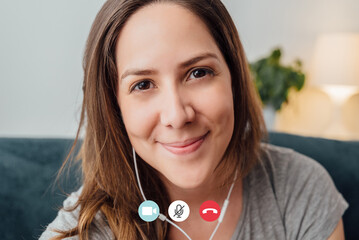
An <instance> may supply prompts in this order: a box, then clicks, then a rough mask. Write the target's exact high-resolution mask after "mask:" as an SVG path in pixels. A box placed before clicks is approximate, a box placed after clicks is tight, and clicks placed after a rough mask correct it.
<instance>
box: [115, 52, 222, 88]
mask: <svg viewBox="0 0 359 240" xmlns="http://www.w3.org/2000/svg"><path fill="white" fill-rule="evenodd" d="M206 58H214V59H217V60H218V61H219V58H218V56H217V55H216V54H214V53H203V54H200V55H198V56H196V57H193V58H191V59H189V60H187V61H185V62H183V63H180V64H179V67H180V68H182V69H183V68H187V67H189V66H191V65H193V64H195V63H197V62H199V61H202V60H203V59H206ZM156 73H157V71H156V70H154V69H128V70H126V71H125V72H124V73H123V74H122V75H121V78H120V79H121V81H122V80H123V79H124V78H126V77H127V76H129V75H135V76H144V75H154V74H156Z"/></svg>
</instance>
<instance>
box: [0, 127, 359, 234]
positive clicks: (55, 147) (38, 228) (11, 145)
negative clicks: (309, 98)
mask: <svg viewBox="0 0 359 240" xmlns="http://www.w3.org/2000/svg"><path fill="white" fill-rule="evenodd" d="M72 142H73V140H72V139H27V138H0V222H1V223H2V224H0V239H1V240H10V239H11V240H13V239H37V238H38V237H39V235H40V234H41V232H42V231H43V230H44V227H45V226H46V225H47V224H48V223H49V222H51V221H52V220H53V219H54V218H55V216H56V213H57V211H58V209H59V208H60V207H61V206H62V202H63V200H64V199H65V197H66V195H65V194H64V193H63V192H61V191H59V190H58V189H57V188H56V186H55V188H54V191H52V184H53V181H54V179H55V176H56V174H57V171H58V169H59V167H60V166H61V163H62V161H63V159H64V158H65V157H66V153H67V152H68V151H69V149H70V147H71V144H72ZM269 142H270V143H272V144H275V145H279V146H284V147H289V148H293V149H295V150H296V151H298V152H301V153H303V154H305V155H307V156H310V157H312V158H314V159H316V160H317V161H318V162H320V163H321V164H322V165H323V166H324V167H325V168H326V169H327V171H328V172H329V174H330V175H331V176H332V178H333V180H334V183H335V184H336V187H337V188H338V189H339V191H340V192H341V193H342V195H343V196H344V198H345V199H346V200H347V201H348V203H349V205H350V206H349V208H348V210H347V211H346V212H345V214H344V217H343V219H344V229H345V235H346V239H349V240H351V239H352V240H354V239H359V228H358V226H359V225H358V220H359V141H352V142H343V141H335V140H329V139H321V138H311V137H302V136H297V135H290V134H284V133H274V132H272V133H270V136H269ZM68 175H69V178H68V179H67V181H65V182H62V184H61V186H63V188H64V189H65V191H66V192H71V191H73V190H75V189H77V188H78V187H79V184H80V180H79V179H80V177H79V174H78V173H77V172H75V171H74V170H72V171H70V172H69V174H68Z"/></svg>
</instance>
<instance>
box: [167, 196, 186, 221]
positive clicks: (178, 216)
mask: <svg viewBox="0 0 359 240" xmlns="http://www.w3.org/2000/svg"><path fill="white" fill-rule="evenodd" d="M189 213H190V210H189V206H188V204H187V203H185V202H184V201H181V200H176V201H174V202H172V203H171V205H170V206H169V207H168V215H169V216H170V218H171V219H172V220H173V221H175V222H183V221H184V220H186V219H187V218H188V216H189Z"/></svg>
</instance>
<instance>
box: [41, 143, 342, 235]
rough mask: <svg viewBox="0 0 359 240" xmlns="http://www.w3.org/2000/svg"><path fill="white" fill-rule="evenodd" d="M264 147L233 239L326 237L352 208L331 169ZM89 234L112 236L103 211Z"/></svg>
mask: <svg viewBox="0 0 359 240" xmlns="http://www.w3.org/2000/svg"><path fill="white" fill-rule="evenodd" d="M262 148H264V149H265V150H266V151H265V155H263V157H262V158H261V160H260V162H259V164H257V165H256V166H255V167H254V168H253V169H252V170H251V172H250V173H249V174H248V176H247V177H246V178H244V179H243V207H242V213H241V216H240V220H239V221H238V224H237V227H236V229H235V231H234V233H233V236H232V238H231V240H236V239H241V240H250V239H280V240H281V239H288V240H292V239H310V240H316V239H318V240H323V239H328V237H329V236H330V235H331V233H332V232H333V230H334V229H335V227H336V225H337V224H338V222H339V220H340V218H341V217H342V215H343V214H344V211H345V210H346V209H347V208H348V203H347V202H346V201H345V200H344V198H343V197H342V195H341V194H340V193H339V192H338V191H337V189H336V188H335V185H334V183H333V181H332V179H331V178H330V176H329V174H328V172H327V171H326V170H325V169H324V168H323V167H322V166H321V165H320V164H319V163H317V162H316V161H314V160H312V159H310V158H308V157H306V156H304V155H302V154H299V153H297V152H295V151H293V150H291V149H287V148H282V147H276V146H273V145H270V144H262ZM80 191H81V188H80V189H79V191H77V192H75V193H72V194H71V196H70V197H68V198H67V199H66V200H65V201H64V207H65V208H66V207H69V206H72V205H73V204H74V203H75V202H76V201H77V198H78V196H79V194H80ZM230 204H236V203H235V202H230ZM78 214H79V209H76V210H75V211H73V212H65V211H63V210H60V211H59V213H58V216H57V217H56V219H55V220H54V221H53V222H52V223H51V224H49V225H48V227H47V229H46V231H45V232H44V233H43V234H42V235H41V237H40V240H45V239H49V238H50V237H52V236H55V235H56V233H54V232H52V231H51V229H62V230H64V229H70V228H73V227H74V226H76V224H77V218H78ZM90 235H91V239H93V240H97V239H98V240H100V239H101V240H106V239H114V237H113V234H112V232H111V230H110V228H109V227H108V225H107V224H106V221H105V220H104V216H103V214H102V213H101V212H99V213H98V214H97V215H96V217H95V220H94V221H93V224H92V226H91V229H90ZM68 239H78V238H77V237H73V238H68Z"/></svg>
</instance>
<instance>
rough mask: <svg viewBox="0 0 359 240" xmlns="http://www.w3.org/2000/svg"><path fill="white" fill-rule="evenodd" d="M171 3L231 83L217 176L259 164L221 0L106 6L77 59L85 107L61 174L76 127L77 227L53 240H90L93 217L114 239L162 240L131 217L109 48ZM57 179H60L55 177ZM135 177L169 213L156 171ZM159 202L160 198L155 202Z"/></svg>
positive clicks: (134, 197)
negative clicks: (207, 44)
mask: <svg viewBox="0 0 359 240" xmlns="http://www.w3.org/2000/svg"><path fill="white" fill-rule="evenodd" d="M157 3H174V4H178V5H180V6H183V7H185V8H187V9H189V10H190V11H192V12H193V13H194V14H196V15H197V16H199V17H200V18H201V19H202V21H203V22H204V23H205V24H206V26H207V27H208V29H209V30H210V32H211V34H212V37H213V38H214V40H215V42H216V43H217V45H218V47H219V49H220V50H221V52H222V54H223V56H224V58H225V60H226V63H227V65H228V67H229V69H230V73H231V77H232V92H233V102H234V118H235V124H234V132H233V136H232V139H231V141H230V143H229V146H228V148H227V150H226V152H225V154H224V156H223V159H222V161H221V162H220V164H219V166H218V167H217V168H216V171H218V172H223V173H225V174H226V175H228V178H227V179H228V181H226V182H225V183H223V184H227V183H228V182H229V181H230V179H232V177H233V175H234V172H235V169H239V171H240V177H241V178H243V177H245V176H246V175H247V174H248V172H249V171H250V169H251V168H252V167H253V166H254V164H255V163H256V162H257V159H258V154H259V149H260V140H261V138H262V136H263V133H265V127H264V124H263V118H262V114H261V110H260V105H259V101H258V97H257V95H256V92H255V90H254V86H253V83H252V81H251V78H250V75H249V70H248V64H247V61H246V57H245V54H244V51H243V47H242V45H241V43H240V40H239V36H238V33H237V30H236V27H235V25H234V23H233V21H232V19H231V17H230V15H229V13H228V12H227V10H226V8H225V7H224V5H223V4H222V3H221V1H220V0H109V1H107V2H106V3H105V4H104V6H103V7H102V8H101V10H100V11H99V13H98V14H97V16H96V19H95V20H94V23H93V25H92V28H91V31H90V34H89V37H88V40H87V44H86V50H85V54H84V59H83V69H84V83H83V92H84V99H83V104H82V110H81V118H80V124H79V128H78V131H77V135H76V139H75V142H74V145H73V147H72V149H71V151H70V153H69V155H68V157H67V158H66V160H65V162H64V164H63V166H62V168H61V171H62V170H63V169H64V167H65V166H67V164H68V163H69V162H71V158H70V155H71V153H72V152H73V150H74V149H75V146H76V144H77V142H78V139H79V134H80V131H81V129H82V127H84V126H85V128H86V131H85V137H84V140H83V143H82V145H81V150H80V152H79V154H78V156H77V159H81V161H82V175H83V189H82V192H81V194H80V196H79V200H78V202H77V205H76V206H74V207H73V208H72V209H67V210H69V211H71V210H73V209H75V208H77V207H79V206H80V213H79V218H78V224H77V226H76V227H75V228H74V229H70V230H68V231H58V232H60V233H61V234H60V235H59V236H58V237H56V238H55V239H62V238H65V237H70V236H74V235H79V238H80V240H82V239H88V237H89V232H90V231H89V229H90V225H91V222H92V221H93V219H94V216H95V215H96V213H97V212H98V211H101V212H102V213H103V214H104V216H105V217H106V220H107V222H108V224H109V227H110V228H111V230H112V232H113V234H114V236H115V237H116V239H165V238H166V235H167V233H168V225H167V223H166V222H162V221H160V220H157V221H154V222H152V223H145V222H143V221H142V220H141V219H140V218H139V216H138V214H137V209H138V206H139V205H140V203H141V202H142V201H143V199H142V197H141V193H140V191H139V188H138V186H137V182H136V178H135V173H134V166H133V162H132V151H131V143H130V141H129V138H128V136H127V133H126V129H125V126H124V123H123V121H122V118H121V110H120V108H119V106H118V103H117V96H116V88H117V84H118V75H117V70H116V58H115V47H116V43H117V38H118V36H119V33H120V31H121V29H122V27H123V26H124V24H125V22H126V21H127V20H128V18H129V17H130V16H131V15H132V14H133V13H135V12H136V11H138V10H139V9H140V8H142V7H144V6H146V5H148V4H157ZM61 171H60V172H61ZM139 172H140V176H141V182H142V184H143V189H145V195H146V196H147V197H148V198H149V199H151V200H153V201H155V202H156V203H157V204H158V205H159V207H160V209H167V207H168V205H169V199H168V197H167V196H168V194H167V192H166V189H165V187H164V185H163V183H162V182H161V181H160V179H159V177H158V174H157V172H156V170H155V169H153V168H152V167H151V166H149V165H148V164H146V162H145V161H143V160H142V159H140V158H139ZM159 196H161V197H159Z"/></svg>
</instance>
